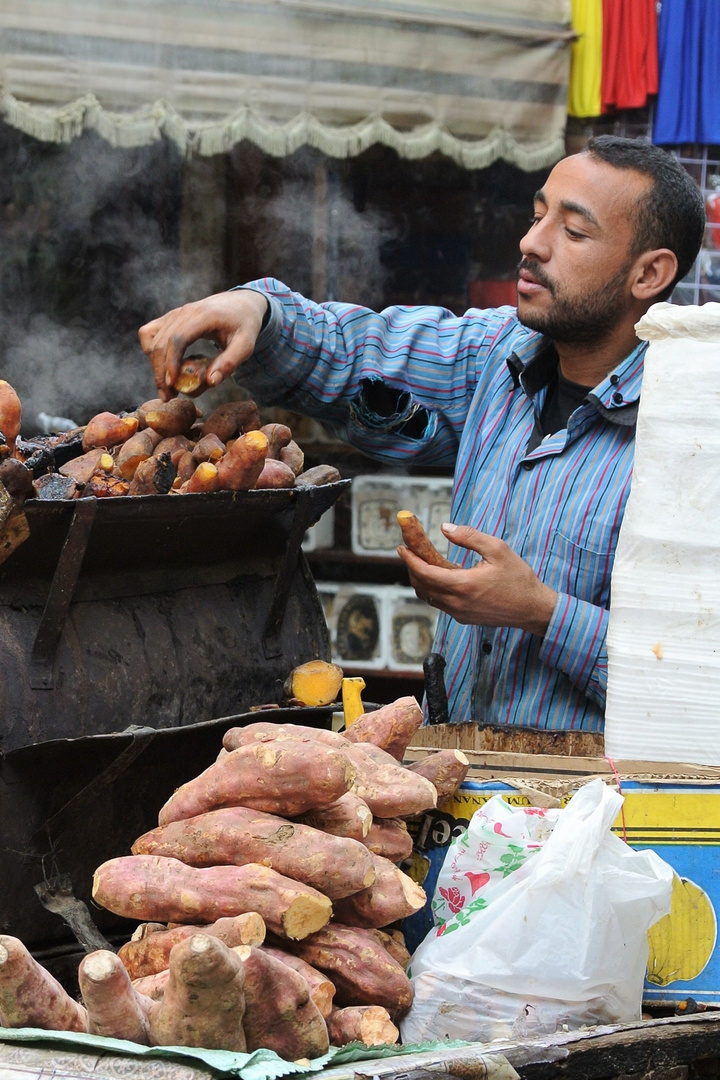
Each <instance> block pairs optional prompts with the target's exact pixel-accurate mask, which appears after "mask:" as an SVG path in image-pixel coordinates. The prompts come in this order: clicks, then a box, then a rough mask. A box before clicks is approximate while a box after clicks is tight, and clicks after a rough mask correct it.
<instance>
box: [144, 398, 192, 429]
mask: <svg viewBox="0 0 720 1080" xmlns="http://www.w3.org/2000/svg"><path fill="white" fill-rule="evenodd" d="M144 417H145V423H146V425H147V426H148V427H151V428H153V430H154V431H157V433H158V434H159V435H162V437H163V438H168V437H169V436H171V435H187V433H188V432H189V431H190V428H191V427H192V426H193V424H194V423H195V420H196V419H197V409H196V407H195V402H194V401H191V400H190V398H180V397H178V398H173V399H172V400H171V401H163V402H161V403H160V404H159V405H156V406H155V408H153V409H148V410H147V411H146V412H145V413H144Z"/></svg>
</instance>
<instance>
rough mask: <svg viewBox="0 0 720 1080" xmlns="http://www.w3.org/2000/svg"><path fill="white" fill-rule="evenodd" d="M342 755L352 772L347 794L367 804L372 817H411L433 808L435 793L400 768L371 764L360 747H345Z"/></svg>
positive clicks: (367, 754)
mask: <svg viewBox="0 0 720 1080" xmlns="http://www.w3.org/2000/svg"><path fill="white" fill-rule="evenodd" d="M354 726H355V725H354V724H353V727H354ZM350 730H351V731H352V728H351V729H350ZM343 754H344V755H345V756H346V757H348V758H349V759H350V761H351V762H352V763H353V765H354V766H355V770H356V776H355V782H354V783H353V785H352V788H351V790H352V791H353V792H354V793H355V794H356V795H359V796H360V798H361V799H362V800H363V801H364V802H366V803H367V805H368V806H369V807H370V812H371V813H372V815H373V817H379V818H398V817H399V818H404V817H414V816H415V814H421V813H422V812H423V810H431V809H432V808H433V807H435V806H437V792H436V791H435V788H434V787H433V785H432V784H431V783H430V781H429V780H426V779H425V777H424V776H418V775H417V774H416V773H412V772H410V771H409V770H408V769H404V768H403V767H402V766H401V765H397V764H394V765H392V764H389V763H388V764H384V763H381V762H378V761H374V760H373V758H372V757H371V756H370V754H369V753H366V752H365V750H364V748H363V746H362V744H361V743H357V744H356V745H355V746H350V747H348V749H347V750H344V751H343Z"/></svg>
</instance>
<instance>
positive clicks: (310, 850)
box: [132, 806, 412, 900]
mask: <svg viewBox="0 0 720 1080" xmlns="http://www.w3.org/2000/svg"><path fill="white" fill-rule="evenodd" d="M411 846H412V845H411ZM132 850H133V854H135V855H163V856H166V857H168V858H174V859H180V860H181V861H182V862H184V863H187V864H188V865H189V866H222V865H228V864H230V865H235V866H243V865H244V864H245V863H262V864H263V865H264V866H269V867H271V868H272V869H273V870H277V872H278V873H279V874H284V875H285V876H286V877H290V878H292V879H293V880H294V881H301V882H303V883H304V884H305V885H310V886H312V887H313V888H315V889H319V890H320V892H322V893H324V894H325V895H326V896H328V897H330V899H331V900H336V899H339V898H340V897H343V896H349V895H350V894H351V893H355V892H359V891H360V890H361V889H367V888H368V886H370V885H372V883H373V882H374V880H375V869H374V861H373V855H372V853H371V852H370V851H369V850H368V849H367V848H366V847H365V846H364V845H363V844H360V843H358V841H357V840H347V839H342V838H340V837H337V836H329V835H327V834H326V833H322V832H318V830H317V829H311V828H310V827H309V826H307V825H301V824H299V823H297V822H295V823H293V822H290V821H286V820H285V819H284V818H280V817H276V816H275V815H274V814H264V813H260V812H259V811H257V810H248V809H247V808H246V807H244V806H229V807H224V808H223V809H220V810H211V811H209V812H208V813H205V814H200V815H199V816H197V817H192V818H186V819H185V820H183V821H173V822H170V823H169V824H167V825H163V826H161V827H160V828H157V829H153V830H152V831H151V832H147V833H145V834H144V835H143V836H141V837H139V839H137V840H136V841H135V843H134V844H133V847H132Z"/></svg>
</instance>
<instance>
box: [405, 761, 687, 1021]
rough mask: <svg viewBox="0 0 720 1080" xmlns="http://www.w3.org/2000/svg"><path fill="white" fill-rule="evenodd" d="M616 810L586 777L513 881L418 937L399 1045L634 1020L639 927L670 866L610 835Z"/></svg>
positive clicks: (638, 996) (639, 979) (642, 938)
mask: <svg viewBox="0 0 720 1080" xmlns="http://www.w3.org/2000/svg"><path fill="white" fill-rule="evenodd" d="M621 805H622V796H621V795H618V794H617V793H616V792H614V791H613V790H612V789H611V788H609V787H607V786H606V785H605V784H604V783H603V781H602V780H593V781H592V782H591V783H589V784H587V785H586V786H585V787H583V788H582V789H581V790H580V791H579V792H578V793H577V794H576V795H575V796H574V797H573V798H572V799H571V801H570V803H569V804H568V806H567V807H566V808H565V809H564V810H562V811H560V812H559V814H558V820H557V824H556V825H555V828H554V830H553V832H552V835H551V836H550V838H549V839H548V840H547V842H546V843H545V845H544V847H543V848H542V850H541V851H539V852H538V854H537V855H535V856H534V857H533V858H532V859H530V860H528V861H527V863H526V864H525V867H526V873H525V874H524V875H523V876H517V875H514V876H513V875H511V876H510V877H508V879H507V881H508V882H509V884H508V886H507V888H506V889H498V888H496V890H495V893H494V895H493V896H492V898H491V899H490V902H489V903H488V904H487V906H485V907H483V908H481V909H479V910H475V911H472V912H471V911H469V907H470V906H471V905H469V906H468V910H467V911H466V913H465V914H466V915H467V916H468V917H466V918H462V917H461V920H460V924H459V925H457V926H455V927H454V928H453V929H452V931H450V932H449V931H448V926H449V924H447V923H446V924H443V925H441V926H439V927H437V928H436V929H435V930H433V931H432V932H431V933H430V934H429V935H428V936H427V938H426V939H425V941H424V942H423V943H422V944H421V945H420V947H419V948H418V950H417V951H416V953H415V955H414V956H413V959H412V963H411V965H410V974H411V977H412V983H413V988H414V990H415V1000H414V1002H413V1005H412V1007H411V1009H410V1011H409V1013H408V1015H407V1017H406V1018H405V1020H404V1021H403V1022H402V1024H401V1032H402V1038H403V1041H404V1042H419V1041H420V1040H421V1039H446V1038H449V1039H467V1040H470V1041H476V1040H477V1041H488V1040H491V1039H494V1038H504V1037H524V1036H526V1035H530V1034H534V1033H540V1032H552V1031H555V1030H558V1029H562V1028H563V1027H564V1026H567V1027H568V1028H570V1029H572V1028H578V1027H581V1026H582V1025H584V1024H588V1025H590V1024H606V1023H631V1022H633V1021H636V1020H639V1019H640V1009H641V1002H642V987H643V980H644V975H645V968H646V964H647V956H648V943H647V931H648V929H649V927H650V926H651V925H652V924H653V923H654V922H655V921H656V920H657V919H659V918H660V917H661V916H663V915H666V914H667V913H668V912H669V911H670V901H671V890H672V870H671V868H670V867H669V866H668V865H667V864H666V863H665V862H663V860H662V859H660V858H659V856H657V855H656V854H655V853H654V852H652V851H633V850H632V849H631V848H630V847H628V846H627V845H626V844H624V843H623V841H622V840H620V839H619V838H618V837H616V836H614V835H613V834H612V833H611V832H610V827H611V826H612V824H613V822H614V820H615V818H616V817H617V814H618V812H619V809H620V806H621ZM461 915H462V913H461ZM455 921H457V920H455Z"/></svg>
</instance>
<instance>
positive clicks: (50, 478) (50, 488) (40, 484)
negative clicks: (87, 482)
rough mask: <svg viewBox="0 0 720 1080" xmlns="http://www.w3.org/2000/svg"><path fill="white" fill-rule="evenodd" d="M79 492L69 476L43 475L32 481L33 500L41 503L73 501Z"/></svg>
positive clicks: (75, 483)
mask: <svg viewBox="0 0 720 1080" xmlns="http://www.w3.org/2000/svg"><path fill="white" fill-rule="evenodd" d="M10 460H14V459H12V458H11V459H10ZM83 487H84V485H83ZM79 490H80V489H79V487H78V484H77V481H75V480H73V479H72V478H71V477H70V476H61V475H60V473H45V475H44V476H38V478H37V479H36V480H33V493H34V495H35V498H36V499H42V501H43V502H56V501H57V500H58V499H74V498H75V496H76V495H77V494H78V491H79Z"/></svg>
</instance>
